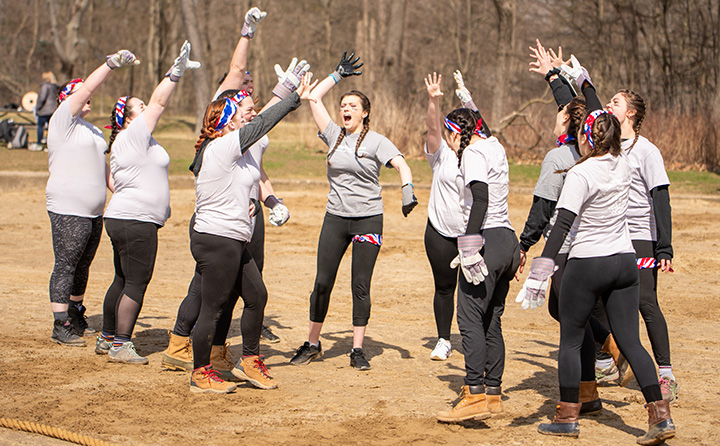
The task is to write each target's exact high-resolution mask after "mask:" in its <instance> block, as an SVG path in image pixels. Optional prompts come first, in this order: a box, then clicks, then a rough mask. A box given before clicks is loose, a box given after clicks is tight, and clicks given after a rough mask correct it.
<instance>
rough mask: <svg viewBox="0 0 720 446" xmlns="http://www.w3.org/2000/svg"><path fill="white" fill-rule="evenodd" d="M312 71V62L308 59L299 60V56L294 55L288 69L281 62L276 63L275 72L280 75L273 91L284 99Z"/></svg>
mask: <svg viewBox="0 0 720 446" xmlns="http://www.w3.org/2000/svg"><path fill="white" fill-rule="evenodd" d="M308 71H310V64H309V63H307V61H306V60H301V61H300V62H298V61H297V57H293V59H292V62H290V66H289V67H288V69H287V70H283V69H282V67H281V66H280V65H279V64H275V74H276V75H277V77H278V83H277V84H276V85H275V88H273V91H272V93H273V94H274V95H275V96H277V97H279V98H280V99H284V98H285V97H287V96H288V95H290V94H291V93H292V92H294V91H295V90H297V88H298V87H299V86H300V83H301V82H302V78H303V76H304V75H305V73H307V72H308Z"/></svg>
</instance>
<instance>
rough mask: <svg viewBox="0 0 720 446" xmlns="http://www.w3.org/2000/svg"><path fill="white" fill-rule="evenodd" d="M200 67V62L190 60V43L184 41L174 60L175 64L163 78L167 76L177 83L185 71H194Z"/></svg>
mask: <svg viewBox="0 0 720 446" xmlns="http://www.w3.org/2000/svg"><path fill="white" fill-rule="evenodd" d="M201 66H202V65H201V64H200V62H195V61H193V60H190V42H188V41H187V40H186V41H185V43H183V46H182V48H181V49H180V55H179V56H178V57H177V58H176V59H175V63H173V66H172V67H170V70H169V71H168V72H167V74H165V76H169V77H170V80H171V81H173V82H177V81H179V80H180V78H181V77H182V75H183V73H185V70H195V69H198V68H200V67H201Z"/></svg>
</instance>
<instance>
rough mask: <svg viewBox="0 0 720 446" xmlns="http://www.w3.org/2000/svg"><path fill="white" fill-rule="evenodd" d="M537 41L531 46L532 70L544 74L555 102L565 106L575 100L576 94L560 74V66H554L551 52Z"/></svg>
mask: <svg viewBox="0 0 720 446" xmlns="http://www.w3.org/2000/svg"><path fill="white" fill-rule="evenodd" d="M535 42H536V46H535V47H532V46H531V47H530V57H531V58H533V59H534V60H533V61H531V62H530V71H532V72H533V73H538V74H539V75H541V76H543V77H544V78H545V80H546V81H547V82H548V83H549V84H550V88H551V89H552V92H553V97H554V98H555V103H556V104H557V105H558V106H559V107H562V106H565V105H567V104H568V103H570V101H572V100H573V98H574V97H575V94H574V92H573V90H572V88H571V87H570V84H569V83H568V82H567V81H566V80H565V79H564V78H563V77H562V76H561V75H560V71H561V70H560V68H558V67H555V66H553V60H552V58H551V55H550V53H549V52H548V51H547V50H545V48H544V47H543V46H542V44H541V43H540V41H539V40H536V41H535ZM561 54H562V53H561Z"/></svg>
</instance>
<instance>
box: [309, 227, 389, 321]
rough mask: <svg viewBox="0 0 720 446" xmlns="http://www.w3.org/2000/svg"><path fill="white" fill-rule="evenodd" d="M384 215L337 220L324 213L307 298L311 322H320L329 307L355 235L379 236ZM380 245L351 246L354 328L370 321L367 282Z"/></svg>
mask: <svg viewBox="0 0 720 446" xmlns="http://www.w3.org/2000/svg"><path fill="white" fill-rule="evenodd" d="M382 231H383V216H382V214H380V215H373V216H371V217H339V216H337V215H333V214H330V213H325V220H324V221H323V226H322V230H321V231H320V239H319V240H318V250H317V273H316V275H315V285H314V287H313V292H312V294H311V295H310V320H311V321H312V322H318V323H322V322H324V321H325V316H326V315H327V312H328V307H329V305H330V293H331V292H332V289H333V286H334V285H335V278H336V277H337V272H338V268H339V267H340V261H341V260H342V258H343V255H344V254H345V251H346V250H347V248H348V246H349V245H350V243H351V242H352V239H353V237H354V236H356V235H364V234H382ZM379 253H380V246H377V245H374V244H372V243H369V242H356V243H353V252H352V278H351V283H352V296H353V326H356V327H364V326H366V325H367V323H368V320H369V319H370V282H371V280H372V273H373V269H374V268H375V261H376V260H377V256H378V254H379Z"/></svg>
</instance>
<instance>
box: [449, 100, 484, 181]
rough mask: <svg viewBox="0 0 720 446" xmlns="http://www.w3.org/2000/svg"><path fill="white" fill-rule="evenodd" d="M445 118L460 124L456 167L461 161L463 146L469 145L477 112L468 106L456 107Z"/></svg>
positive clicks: (476, 119)
mask: <svg viewBox="0 0 720 446" xmlns="http://www.w3.org/2000/svg"><path fill="white" fill-rule="evenodd" d="M446 118H447V119H448V120H450V121H452V122H454V123H455V124H457V125H459V126H460V149H459V150H458V152H457V157H458V167H460V164H461V163H462V154H463V152H464V151H465V148H466V147H467V146H469V145H470V140H471V139H472V136H473V135H474V134H475V127H476V126H477V121H478V114H477V113H476V112H475V111H473V110H471V109H469V108H456V109H455V110H453V111H451V112H450V113H449V114H448V115H447V116H446Z"/></svg>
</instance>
